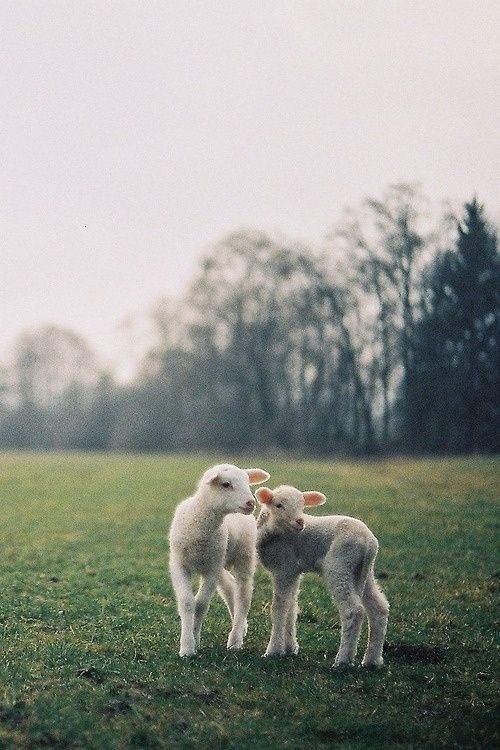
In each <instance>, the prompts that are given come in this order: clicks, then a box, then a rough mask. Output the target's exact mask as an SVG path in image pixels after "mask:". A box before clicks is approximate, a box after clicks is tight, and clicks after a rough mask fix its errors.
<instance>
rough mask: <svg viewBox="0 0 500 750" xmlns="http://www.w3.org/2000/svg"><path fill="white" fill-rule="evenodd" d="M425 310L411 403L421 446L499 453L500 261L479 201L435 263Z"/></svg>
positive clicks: (468, 209)
mask: <svg viewBox="0 0 500 750" xmlns="http://www.w3.org/2000/svg"><path fill="white" fill-rule="evenodd" d="M422 304H423V314H422V318H421V321H420V323H419V325H418V326H417V330H416V342H415V344H416V356H415V363H414V384H413V386H414V387H413V394H412V399H411V404H410V409H411V415H410V416H411V417H412V418H413V422H414V429H415V438H416V440H415V442H416V446H417V447H420V448H423V449H426V450H451V451H467V452H469V451H494V450H498V449H499V447H500V446H499V419H500V404H499V394H500V381H499V364H500V363H499V355H500V262H499V254H498V248H497V237H496V234H495V232H494V231H493V230H492V229H491V228H490V227H489V225H488V223H487V221H486V219H485V217H484V211H483V207H482V206H481V205H480V204H479V203H478V201H477V200H476V198H474V200H473V201H471V202H470V203H466V204H465V207H464V218H463V220H462V222H459V224H458V236H457V243H456V247H455V249H454V250H451V251H448V252H445V253H444V254H442V255H440V256H438V258H437V259H436V261H435V262H434V264H433V267H432V269H431V271H430V273H429V283H428V288H427V290H426V296H425V297H424V299H423V303H422Z"/></svg>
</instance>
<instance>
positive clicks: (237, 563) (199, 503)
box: [170, 464, 269, 656]
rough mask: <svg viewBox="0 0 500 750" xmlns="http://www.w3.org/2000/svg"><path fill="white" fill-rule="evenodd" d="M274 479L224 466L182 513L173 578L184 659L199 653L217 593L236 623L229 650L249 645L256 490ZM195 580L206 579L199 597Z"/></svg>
mask: <svg viewBox="0 0 500 750" xmlns="http://www.w3.org/2000/svg"><path fill="white" fill-rule="evenodd" d="M268 479H269V474H268V473H267V472H266V471H262V469H239V468H238V467H237V466H233V465H232V464H220V465H219V466H214V467H213V468H212V469H209V470H208V471H206V472H205V474H204V475H203V477H202V478H201V481H200V483H199V485H198V489H197V490H196V492H195V494H194V495H193V496H192V497H189V498H188V499H187V500H184V501H183V502H182V503H180V504H179V505H178V506H177V508H176V511H175V514H174V519H173V521H172V525H171V527H170V575H171V577H172V583H173V586H174V590H175V596H176V599H177V609H178V611H179V615H180V618H181V643H180V650H179V655H180V656H192V655H193V654H195V653H196V651H197V649H198V648H199V645H200V635H201V626H202V622H203V618H204V617H205V615H206V613H207V611H208V607H209V605H210V599H211V598H212V595H213V593H214V591H215V590H216V589H217V590H218V592H219V594H220V595H221V597H222V598H223V600H224V601H225V603H226V606H227V608H228V610H229V614H230V616H231V621H232V629H231V632H230V633H229V638H228V640H227V647H228V648H234V649H238V648H241V646H242V644H243V638H244V636H245V634H246V629H247V620H246V618H247V615H248V611H249V609H250V603H251V600H252V589H253V576H254V572H255V562H256V561H255V539H256V534H257V527H256V523H255V518H254V517H253V515H252V512H253V510H254V508H255V500H254V497H253V495H252V492H251V490H250V485H251V484H260V483H261V482H265V481H267V480H268ZM230 570H231V571H232V574H231V572H229V571H230ZM193 575H199V576H200V587H199V589H198V593H197V594H196V596H195V595H194V594H193V589H192V581H191V579H192V577H193Z"/></svg>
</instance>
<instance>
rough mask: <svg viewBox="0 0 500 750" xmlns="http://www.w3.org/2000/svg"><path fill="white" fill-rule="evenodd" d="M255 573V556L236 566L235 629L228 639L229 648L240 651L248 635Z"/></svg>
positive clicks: (239, 562) (243, 560)
mask: <svg viewBox="0 0 500 750" xmlns="http://www.w3.org/2000/svg"><path fill="white" fill-rule="evenodd" d="M254 571H255V556H254V555H252V556H249V557H248V558H243V559H241V560H239V561H238V565H235V566H234V580H235V589H234V590H235V596H234V617H233V627H232V629H231V632H230V633H229V637H228V639H227V647H228V648H232V649H240V648H241V647H242V646H243V638H244V637H245V635H246V632H247V629H248V625H247V617H248V613H249V611H250V604H251V603H252V593H253V576H254Z"/></svg>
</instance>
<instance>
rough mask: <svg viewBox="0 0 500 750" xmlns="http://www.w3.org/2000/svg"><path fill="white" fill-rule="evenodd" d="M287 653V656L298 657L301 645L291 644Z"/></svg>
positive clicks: (287, 648)
mask: <svg viewBox="0 0 500 750" xmlns="http://www.w3.org/2000/svg"><path fill="white" fill-rule="evenodd" d="M286 652H287V654H291V655H292V656H297V654H298V653H299V644H298V643H291V644H290V645H289V646H287V647H286Z"/></svg>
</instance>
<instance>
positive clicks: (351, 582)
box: [323, 547, 365, 667]
mask: <svg viewBox="0 0 500 750" xmlns="http://www.w3.org/2000/svg"><path fill="white" fill-rule="evenodd" d="M332 552H333V554H331V555H329V557H328V560H327V561H325V565H324V570H323V575H324V579H325V583H326V585H327V587H328V589H329V591H330V593H331V595H332V597H333V598H334V600H335V603H336V604H337V607H338V610H339V614H340V621H341V636H340V646H339V650H338V652H337V656H336V657H335V666H336V667H342V666H349V665H352V664H353V663H354V659H355V656H356V651H357V648H358V641H359V634H360V632H361V625H362V624H363V617H364V614H365V609H364V607H363V603H362V601H361V597H360V595H359V594H358V591H357V586H356V582H355V579H354V569H353V567H354V566H353V564H352V559H353V557H354V554H351V550H350V548H349V549H346V548H345V547H341V548H339V549H338V550H333V551H332ZM352 552H353V553H354V550H352Z"/></svg>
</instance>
